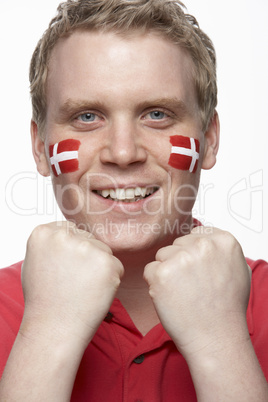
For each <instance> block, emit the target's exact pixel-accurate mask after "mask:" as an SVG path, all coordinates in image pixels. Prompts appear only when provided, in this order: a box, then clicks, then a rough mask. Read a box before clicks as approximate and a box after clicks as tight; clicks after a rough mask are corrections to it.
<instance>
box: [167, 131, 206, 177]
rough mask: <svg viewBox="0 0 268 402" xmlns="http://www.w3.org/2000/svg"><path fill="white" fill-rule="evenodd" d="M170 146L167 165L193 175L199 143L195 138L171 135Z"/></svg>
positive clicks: (197, 157)
mask: <svg viewBox="0 0 268 402" xmlns="http://www.w3.org/2000/svg"><path fill="white" fill-rule="evenodd" d="M170 142H171V145H172V148H171V155H170V158H169V162H168V163H169V165H170V166H172V167H174V168H176V169H180V170H189V172H190V173H195V171H196V169H197V165H198V159H199V146H200V144H199V141H198V140H196V139H195V138H190V137H184V136H182V135H173V136H171V137H170Z"/></svg>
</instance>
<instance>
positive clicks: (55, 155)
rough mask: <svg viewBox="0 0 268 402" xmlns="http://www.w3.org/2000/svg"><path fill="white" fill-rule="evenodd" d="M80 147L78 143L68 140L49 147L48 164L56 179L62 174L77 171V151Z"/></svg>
mask: <svg viewBox="0 0 268 402" xmlns="http://www.w3.org/2000/svg"><path fill="white" fill-rule="evenodd" d="M80 145H81V142H80V141H78V140H73V139H70V140H64V141H61V142H57V144H54V145H50V146H49V156H50V163H51V167H52V170H53V173H54V175H55V176H56V177H58V176H59V175H60V174H62V173H71V172H75V171H76V170H78V167H79V163H78V149H79V147H80Z"/></svg>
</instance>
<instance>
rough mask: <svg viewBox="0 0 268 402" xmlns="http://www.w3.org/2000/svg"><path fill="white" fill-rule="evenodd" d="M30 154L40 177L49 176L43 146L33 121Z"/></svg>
mask: <svg viewBox="0 0 268 402" xmlns="http://www.w3.org/2000/svg"><path fill="white" fill-rule="evenodd" d="M31 138H32V152H33V157H34V160H35V163H36V167H37V170H38V172H39V173H40V174H41V175H42V176H45V177H46V176H50V170H49V165H48V162H47V158H46V154H45V144H44V141H43V140H42V138H41V136H40V134H39V132H38V126H37V124H36V122H35V121H33V120H32V121H31Z"/></svg>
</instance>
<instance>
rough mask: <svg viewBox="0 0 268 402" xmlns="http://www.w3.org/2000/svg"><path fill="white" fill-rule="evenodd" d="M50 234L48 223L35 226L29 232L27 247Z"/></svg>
mask: <svg viewBox="0 0 268 402" xmlns="http://www.w3.org/2000/svg"><path fill="white" fill-rule="evenodd" d="M49 234H50V228H49V226H48V225H38V226H36V227H35V228H34V229H33V231H32V233H31V234H30V236H29V238H28V241H27V247H31V246H33V245H34V244H35V243H36V242H39V241H42V240H43V239H44V238H46V237H47V236H48V235H49Z"/></svg>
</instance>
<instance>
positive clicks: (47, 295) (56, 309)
mask: <svg viewBox="0 0 268 402" xmlns="http://www.w3.org/2000/svg"><path fill="white" fill-rule="evenodd" d="M122 274H123V266H122V264H121V262H120V261H119V260H118V259H117V258H115V257H114V256H113V255H112V251H111V249H110V248H109V247H108V246H107V245H105V244H104V243H102V242H100V241H99V240H96V239H95V238H94V236H93V235H91V234H90V233H88V232H85V231H82V230H78V229H77V227H76V226H75V224H73V223H70V222H61V223H60V224H59V223H56V222H55V223H51V224H47V225H41V226H38V227H37V228H36V229H35V230H34V231H33V233H32V234H31V236H30V238H29V240H28V244H27V253H26V257H25V261H24V263H23V269H22V286H23V292H24V297H25V313H24V318H23V322H22V326H21V332H23V333H25V334H26V335H27V331H28V329H34V331H36V332H37V333H38V332H39V331H40V332H41V331H42V332H43V331H45V333H46V332H47V336H49V332H50V333H51V336H52V337H53V338H54V339H55V338H59V339H60V338H61V337H62V338H63V340H65V338H66V336H68V338H69V339H68V340H72V339H73V340H75V341H76V342H82V343H83V344H84V347H86V346H87V344H88V343H89V342H90V340H91V339H92V337H93V335H94V333H95V332H96V330H97V328H98V326H99V325H100V323H101V321H102V320H103V318H104V317H105V315H106V313H107V312H108V310H109V308H110V305H111V303H112V301H113V298H114V296H115V293H116V291H117V288H118V286H119V284H120V277H121V276H122Z"/></svg>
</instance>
